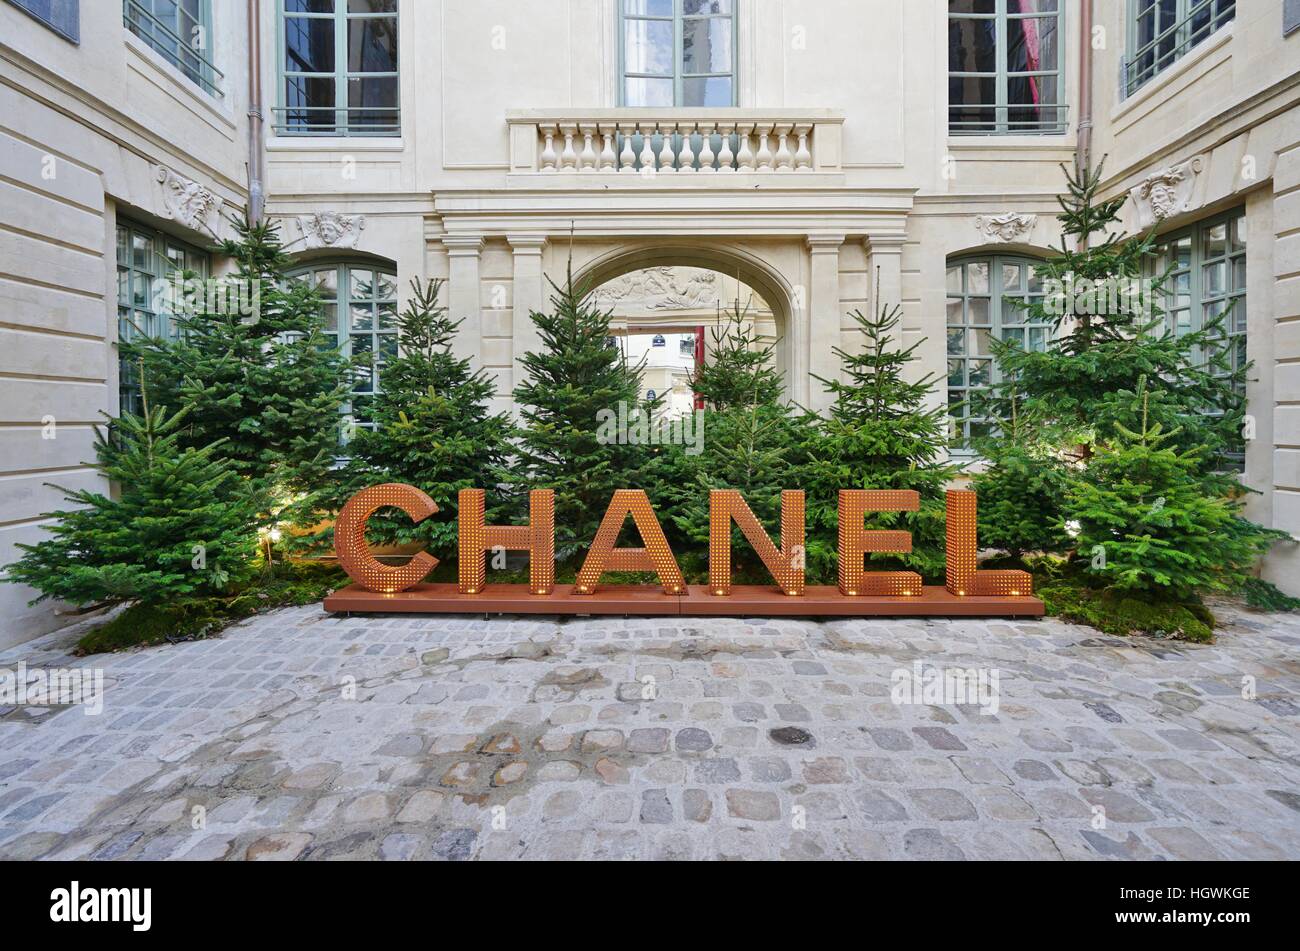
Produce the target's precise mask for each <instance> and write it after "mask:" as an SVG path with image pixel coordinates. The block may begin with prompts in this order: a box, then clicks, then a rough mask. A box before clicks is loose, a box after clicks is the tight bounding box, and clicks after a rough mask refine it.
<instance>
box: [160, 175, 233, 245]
mask: <svg viewBox="0 0 1300 951" xmlns="http://www.w3.org/2000/svg"><path fill="white" fill-rule="evenodd" d="M157 177H158V182H159V184H161V185H162V193H163V207H164V208H166V209H167V216H168V217H169V218H171V219H172V220H173V221H178V222H180V223H181V224H183V225H184V226H185V227H187V228H195V229H197V230H201V231H206V232H208V233H209V234H216V231H215V224H216V217H217V213H218V212H219V211H220V210H221V198H220V197H219V196H218V195H217V193H216V192H214V191H213V190H212V189H210V188H208V187H206V186H204V185H200V184H199V183H198V182H194V181H190V179H188V178H185V177H184V176H183V175H177V174H176V173H175V172H173V171H172V170H171V169H170V168H168V167H167V166H165V165H159V166H158V172H157Z"/></svg>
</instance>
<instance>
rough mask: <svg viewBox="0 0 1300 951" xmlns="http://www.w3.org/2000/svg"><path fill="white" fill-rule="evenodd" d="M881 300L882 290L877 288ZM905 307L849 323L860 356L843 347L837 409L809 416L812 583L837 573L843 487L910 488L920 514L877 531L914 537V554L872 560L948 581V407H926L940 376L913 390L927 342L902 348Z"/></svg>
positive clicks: (831, 389) (835, 385)
mask: <svg viewBox="0 0 1300 951" xmlns="http://www.w3.org/2000/svg"><path fill="white" fill-rule="evenodd" d="M877 297H879V288H878V287H877ZM901 314H902V308H901V307H899V306H897V305H895V306H892V307H891V306H887V305H885V304H884V303H883V302H882V303H881V305H880V307H879V309H878V311H877V313H876V315H875V316H867V315H866V314H863V313H862V312H861V311H854V312H853V313H852V314H851V315H850V316H851V317H852V318H853V320H854V323H855V324H856V325H857V330H858V332H859V333H860V334H861V335H862V340H863V348H862V350H861V351H860V352H857V353H850V352H848V351H846V350H844V349H842V348H840V347H836V348H835V354H836V355H837V356H838V357H839V359H840V365H841V367H842V375H843V379H836V380H826V379H822V378H821V377H818V379H819V380H821V382H822V384H823V386H824V387H825V389H826V392H827V393H829V394H830V395H831V396H832V397H833V398H834V402H833V403H832V405H831V408H830V414H829V416H827V417H819V416H817V415H815V414H811V413H810V414H807V416H806V417H805V419H804V425H805V426H806V427H807V430H808V432H810V434H811V438H809V439H808V441H807V443H806V445H805V447H804V449H803V450H802V454H801V460H800V466H801V469H802V472H803V474H804V480H805V485H804V486H803V487H804V488H806V489H807V491H808V502H807V512H808V567H809V572H810V576H811V577H815V578H818V579H821V580H824V581H831V580H832V579H833V578H834V577H835V574H836V570H835V559H836V557H837V548H838V541H839V539H838V525H839V511H838V503H839V490H840V489H911V490H914V491H916V492H919V493H920V495H921V510H920V512H916V513H911V512H903V513H879V514H877V515H873V516H871V522H872V527H875V528H881V529H900V530H903V531H910V532H911V533H912V553H911V554H910V555H898V556H889V555H873V556H871V558H872V560H873V561H875V562H879V563H880V564H879V565H877V567H876V569H875V570H912V571H916V572H918V573H919V574H921V575H922V576H924V577H926V578H937V577H942V575H943V572H944V564H945V548H944V543H945V532H946V524H947V516H946V507H945V495H944V493H945V490H946V488H947V486H948V484H949V482H951V481H952V479H953V478H954V477H955V476H956V475H957V474H958V471H959V470H958V469H957V468H956V467H954V466H952V465H949V464H948V463H947V462H945V461H943V459H942V452H943V448H944V446H945V444H946V439H945V436H944V423H945V412H946V410H945V407H943V406H941V405H936V406H927V405H926V404H927V401H928V400H929V398H930V396H931V394H932V393H933V391H934V388H935V383H936V377H935V376H934V375H933V374H928V375H926V376H925V377H923V378H921V379H919V380H917V381H915V382H908V381H907V379H906V378H905V371H906V369H907V367H908V365H909V364H910V363H911V361H912V360H913V359H914V355H915V353H916V350H917V348H918V347H919V346H920V345H921V343H923V342H924V341H918V342H916V343H914V344H912V345H911V346H910V347H905V348H900V347H899V346H898V345H897V343H896V341H895V337H894V333H895V331H896V329H897V327H898V324H899V320H900V315H901Z"/></svg>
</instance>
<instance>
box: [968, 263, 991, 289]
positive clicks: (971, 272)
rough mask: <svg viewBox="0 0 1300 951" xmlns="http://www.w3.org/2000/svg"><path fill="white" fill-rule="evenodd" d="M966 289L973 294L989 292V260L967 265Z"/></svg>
mask: <svg viewBox="0 0 1300 951" xmlns="http://www.w3.org/2000/svg"><path fill="white" fill-rule="evenodd" d="M966 290H967V292H968V293H971V294H987V293H988V292H989V266H988V263H987V262H984V261H980V262H978V263H972V264H968V265H967V266H966Z"/></svg>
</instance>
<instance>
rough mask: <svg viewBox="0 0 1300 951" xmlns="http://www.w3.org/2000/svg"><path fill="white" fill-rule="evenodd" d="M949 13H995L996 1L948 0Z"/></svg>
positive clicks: (996, 9) (996, 8) (996, 10)
mask: <svg viewBox="0 0 1300 951" xmlns="http://www.w3.org/2000/svg"><path fill="white" fill-rule="evenodd" d="M948 12H949V13H989V14H992V13H997V12H998V5H997V0H948Z"/></svg>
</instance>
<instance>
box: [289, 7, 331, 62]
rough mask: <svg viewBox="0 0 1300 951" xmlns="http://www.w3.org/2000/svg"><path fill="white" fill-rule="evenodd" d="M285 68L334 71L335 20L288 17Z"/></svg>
mask: <svg viewBox="0 0 1300 951" xmlns="http://www.w3.org/2000/svg"><path fill="white" fill-rule="evenodd" d="M284 68H285V70H287V71H288V72H291V73H332V72H334V21H333V20H323V19H320V18H318V17H285V20H284Z"/></svg>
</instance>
